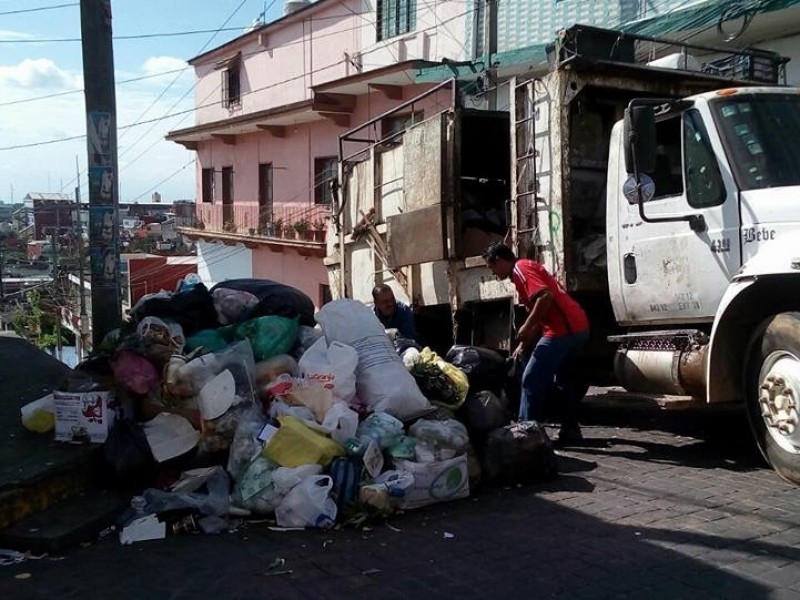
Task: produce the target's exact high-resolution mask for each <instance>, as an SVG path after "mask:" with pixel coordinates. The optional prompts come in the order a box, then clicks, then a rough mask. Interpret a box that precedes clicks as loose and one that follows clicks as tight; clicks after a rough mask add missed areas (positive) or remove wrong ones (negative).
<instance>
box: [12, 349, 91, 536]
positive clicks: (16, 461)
mask: <svg viewBox="0 0 800 600" xmlns="http://www.w3.org/2000/svg"><path fill="white" fill-rule="evenodd" d="M68 372H69V368H68V367H67V366H65V365H63V364H62V363H60V362H59V361H57V360H56V359H55V358H53V357H51V356H49V355H47V354H45V353H44V352H41V351H40V350H38V349H37V348H36V347H35V346H33V345H31V344H30V343H28V342H27V341H25V340H23V339H21V338H18V337H9V336H0V529H3V528H4V527H5V526H7V525H8V524H9V523H11V522H14V521H18V520H19V519H21V518H22V517H24V516H25V515H28V514H31V513H33V512H37V511H39V510H42V509H44V508H46V507H47V506H48V505H50V504H51V503H52V502H53V501H56V500H58V499H60V498H62V497H65V496H68V495H70V494H71V493H72V492H73V491H75V490H76V489H78V488H80V487H82V486H83V484H84V483H85V482H84V481H82V480H81V476H80V475H76V473H80V472H81V469H82V467H83V465H86V464H88V461H89V459H90V457H91V456H92V453H93V452H95V450H96V449H92V448H90V447H88V446H73V445H70V444H61V443H57V442H55V441H54V440H53V434H52V433H50V434H36V433H31V432H29V431H27V430H26V429H24V428H23V427H22V425H21V421H20V412H19V409H20V408H21V407H22V406H24V405H25V404H27V403H29V402H31V401H33V400H36V399H37V398H40V397H42V396H44V395H46V394H47V393H49V392H50V391H52V390H53V389H54V388H55V387H57V386H58V385H59V384H60V383H61V382H62V381H63V379H64V378H65V377H66V375H67V374H68Z"/></svg>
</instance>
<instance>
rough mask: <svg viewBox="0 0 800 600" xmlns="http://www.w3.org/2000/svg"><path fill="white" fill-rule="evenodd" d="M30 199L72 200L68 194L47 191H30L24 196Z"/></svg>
mask: <svg viewBox="0 0 800 600" xmlns="http://www.w3.org/2000/svg"><path fill="white" fill-rule="evenodd" d="M26 198H30V199H31V200H70V201H71V200H72V198H71V197H70V195H69V194H54V193H49V192H30V193H28V195H27V196H26Z"/></svg>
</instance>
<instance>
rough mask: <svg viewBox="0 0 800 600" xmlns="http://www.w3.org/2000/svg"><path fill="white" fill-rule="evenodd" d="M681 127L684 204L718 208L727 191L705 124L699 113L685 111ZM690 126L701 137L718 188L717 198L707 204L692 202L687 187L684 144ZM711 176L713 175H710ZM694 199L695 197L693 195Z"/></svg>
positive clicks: (690, 192)
mask: <svg viewBox="0 0 800 600" xmlns="http://www.w3.org/2000/svg"><path fill="white" fill-rule="evenodd" d="M681 122H682V127H683V136H682V142H681V145H682V147H683V148H682V155H683V156H682V160H683V181H684V185H683V188H684V192H685V194H686V202H687V203H688V204H689V206H690V207H692V208H694V209H697V210H703V209H706V208H713V207H715V206H720V205H721V204H724V203H725V199H726V198H727V197H728V192H727V189H726V188H725V180H724V179H723V177H722V170H721V169H720V166H719V161H718V160H717V155H716V154H715V153H714V148H713V146H712V145H711V138H710V137H709V135H708V129H707V128H706V125H705V122H704V121H703V117H702V115H701V114H700V111H699V110H697V109H696V108H694V109H690V110H687V111H686V112H684V113H683V118H682V121H681ZM690 124H691V126H692V127H693V128H695V133H696V134H699V135H700V136H701V138H702V139H701V140H700V142H701V143H702V146H703V147H704V148H705V150H706V152H707V154H708V156H709V157H710V158H711V166H713V168H714V173H715V174H716V179H717V182H718V186H719V195H718V197H717V198H716V199H715V200H714V201H713V202H712V203H709V204H705V203H703V204H699V203H696V202H693V201H692V189H691V186H690V185H689V172H688V168H689V161H688V155H687V151H686V142H687V133H688V126H689V125H690ZM712 175H713V174H712ZM695 199H696V195H695Z"/></svg>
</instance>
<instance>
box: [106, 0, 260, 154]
mask: <svg viewBox="0 0 800 600" xmlns="http://www.w3.org/2000/svg"><path fill="white" fill-rule="evenodd" d="M274 2H275V0H273V4H274ZM246 3H247V0H242V1H241V2H240V3H239V5H238V6H237V7H236V8H235V9H234V10H233V12H232V13H231V14H230V15H228V18H227V19H225V21H223V23H222V25H220V26H219V27H218V28H217V29H216V30H215V31H213V35H212V36H211V37H210V38H208V40H207V41H206V43H205V44H203V47H202V48H200V52H201V53H202V52H203V50H205V49H206V48H207V47H208V46H209V44H211V42H212V41H213V40H214V38H215V37H216V36H217V34H218V33H219V32H220V31H222V30H223V29H224V28H225V25H227V24H228V23H229V22H230V20H231V19H233V17H235V16H236V14H237V13H238V12H239V11H240V10H241V9H242V7H243V6H244V5H245V4H246ZM270 6H272V5H270ZM178 79H180V75H178V76H176V77H175V78H174V79H173V80H172V81H170V82H169V84H168V85H167V87H165V88H164V89H163V90H162V91H161V93H160V94H159V95H158V97H157V98H156V99H155V100H153V101H152V102H151V103H150V105H149V106H148V107H147V108H146V109H145V110H144V112H142V114H141V115H139V117H138V118H137V119H136V122H139V121H141V119H142V118H143V117H144V116H145V115H146V114H147V113H148V112H150V109H151V108H153V107H154V106H155V105H156V104H157V103H158V101H159V100H161V98H163V97H164V94H166V93H167V92H168V91H169V90H170V89H171V88H172V86H173V85H175V83H176V82H177V81H178ZM197 83H198V82H195V83H194V85H193V86H192V87H191V88H189V90H188V91H187V92H186V93H184V95H183V96H181V97H180V99H178V102H176V103H175V104H173V105H172V106H171V107H170V108H169V109H168V110H167V113H168V112H169V111H170V110H172V109H173V108H175V106H177V105H178V104H179V103H180V102H181V101H182V100H183V99H184V98H185V97H186V96H187V95H188V93H189V92H190V91H191V90H193V89H194V88H195V87H196V86H197ZM150 131H152V128H151V129H150V130H148V131H147V132H145V134H144V135H142V136H140V137H139V138H138V139H137V140H136V141H135V142H134V143H133V144H131V145H130V146H129V147H128V148H126V150H125V151H124V152H123V155H124V154H125V152H127V151H129V150H130V149H131V148H132V147H133V146H135V145H136V144H138V143H139V142H140V141H141V140H142V139H143V138H144V137H145V136H146V135H147V134H148V133H149V132H150ZM123 137H125V136H124V134H123V135H122V136H121V137H120V140H121V139H122V138H123Z"/></svg>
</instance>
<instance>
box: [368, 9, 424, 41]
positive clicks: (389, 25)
mask: <svg viewBox="0 0 800 600" xmlns="http://www.w3.org/2000/svg"><path fill="white" fill-rule="evenodd" d="M377 13H378V20H377V23H376V26H377V34H378V41H380V40H386V39H389V38H392V37H395V36H397V35H402V34H404V33H408V32H409V31H414V29H415V28H416V26H417V0H378V9H377Z"/></svg>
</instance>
